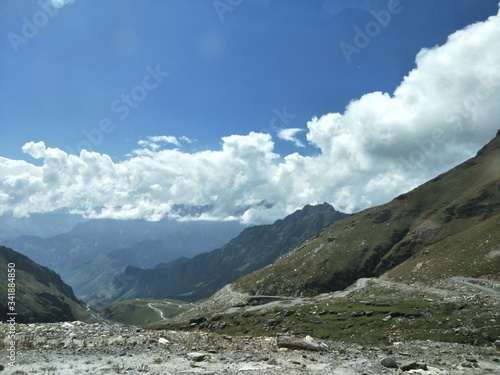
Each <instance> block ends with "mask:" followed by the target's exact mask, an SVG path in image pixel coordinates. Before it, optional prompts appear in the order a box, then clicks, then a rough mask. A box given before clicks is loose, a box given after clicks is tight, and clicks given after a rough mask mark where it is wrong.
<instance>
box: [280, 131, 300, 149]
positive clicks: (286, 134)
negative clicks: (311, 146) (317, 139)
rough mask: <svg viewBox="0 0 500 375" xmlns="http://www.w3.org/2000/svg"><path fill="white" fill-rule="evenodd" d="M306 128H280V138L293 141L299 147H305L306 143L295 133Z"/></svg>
mask: <svg viewBox="0 0 500 375" xmlns="http://www.w3.org/2000/svg"><path fill="white" fill-rule="evenodd" d="M305 130H306V129H300V128H287V129H280V130H278V138H280V139H282V140H284V141H289V142H293V144H294V145H295V146H297V147H305V146H306V145H305V144H304V143H302V141H301V140H300V139H298V138H297V137H296V136H295V135H296V134H297V133H299V132H301V131H305Z"/></svg>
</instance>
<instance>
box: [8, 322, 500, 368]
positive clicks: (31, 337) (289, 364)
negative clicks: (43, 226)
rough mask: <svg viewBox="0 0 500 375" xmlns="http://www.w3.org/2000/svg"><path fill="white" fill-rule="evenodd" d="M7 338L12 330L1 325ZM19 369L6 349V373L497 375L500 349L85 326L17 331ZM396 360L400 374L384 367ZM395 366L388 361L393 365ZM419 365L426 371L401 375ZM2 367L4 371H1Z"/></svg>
mask: <svg viewBox="0 0 500 375" xmlns="http://www.w3.org/2000/svg"><path fill="white" fill-rule="evenodd" d="M1 326H2V327H1V328H2V330H1V332H2V334H3V335H4V336H3V337H2V341H3V342H4V343H5V344H8V342H7V341H8V339H7V338H6V337H5V332H6V331H7V329H8V327H7V324H5V323H2V324H1ZM16 338H17V342H16V349H17V352H16V358H15V361H16V363H15V365H14V366H10V365H9V359H6V358H7V356H8V353H7V348H8V345H7V346H5V345H4V348H3V350H2V359H1V360H0V361H1V362H0V364H1V365H2V366H4V369H3V370H2V371H0V372H1V373H5V374H17V375H21V374H36V375H45V374H47V375H63V374H68V375H69V374H129V375H131V374H138V375H141V374H152V375H167V374H205V375H207V374H325V375H327V374H344V375H351V374H357V375H361V374H403V373H405V374H410V373H422V374H429V375H431V374H443V375H444V374H500V359H499V358H500V350H499V349H498V348H496V347H494V346H489V347H474V346H467V345H458V344H445V343H435V342H406V343H394V345H392V346H390V347H381V348H374V347H363V346H361V345H346V344H342V343H338V342H320V341H318V340H314V339H313V338H307V339H306V340H304V338H290V339H294V340H295V341H294V342H295V343H299V344H300V343H302V342H305V343H307V344H309V345H308V346H309V347H311V346H312V347H313V349H314V348H315V347H317V348H318V350H317V351H311V350H294V349H287V348H284V347H283V345H281V344H280V341H283V340H282V339H278V338H276V337H229V336H225V335H216V334H209V333H203V332H177V331H150V330H144V329H140V328H136V327H131V326H117V325H104V324H85V323H82V322H72V323H69V322H67V323H53V324H30V325H21V324H20V325H17V326H16ZM383 358H392V359H394V360H395V361H396V363H397V365H398V368H397V369H396V368H388V367H384V366H383V365H382V364H381V360H382V359H383ZM389 362H390V361H389ZM412 362H413V363H414V364H415V366H417V365H416V363H419V365H418V366H424V365H425V367H426V368H427V370H423V369H418V370H410V371H403V370H402V365H405V364H406V365H409V364H410V363H412ZM0 368H1V367H0Z"/></svg>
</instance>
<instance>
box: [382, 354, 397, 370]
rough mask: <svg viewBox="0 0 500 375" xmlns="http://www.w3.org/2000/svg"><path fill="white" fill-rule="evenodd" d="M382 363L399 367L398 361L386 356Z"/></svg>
mask: <svg viewBox="0 0 500 375" xmlns="http://www.w3.org/2000/svg"><path fill="white" fill-rule="evenodd" d="M380 364H381V365H382V366H384V367H387V368H398V363H397V362H396V360H395V359H394V358H391V357H384V358H382V359H381V360H380Z"/></svg>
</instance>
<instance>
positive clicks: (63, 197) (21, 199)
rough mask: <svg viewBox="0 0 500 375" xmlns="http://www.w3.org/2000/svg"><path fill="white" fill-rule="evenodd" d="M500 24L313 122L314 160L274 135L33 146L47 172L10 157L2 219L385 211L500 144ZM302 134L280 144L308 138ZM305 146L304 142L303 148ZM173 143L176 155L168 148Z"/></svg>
mask: <svg viewBox="0 0 500 375" xmlns="http://www.w3.org/2000/svg"><path fill="white" fill-rule="evenodd" d="M498 40H500V18H499V16H494V17H491V18H490V19H488V20H487V21H485V22H482V23H477V24H474V25H471V26H469V27H467V28H466V29H464V30H462V31H459V32H457V33H455V34H453V35H451V36H450V37H449V39H448V41H447V42H446V44H444V45H443V46H441V47H436V48H432V49H428V50H423V51H421V52H420V53H419V54H418V56H417V58H416V68H415V69H414V70H413V71H411V72H409V74H408V75H407V76H406V77H405V78H404V80H403V82H401V84H400V85H399V87H398V88H397V89H396V90H395V92H394V93H392V94H390V93H381V92H373V93H368V94H366V95H364V96H363V97H361V98H359V99H358V100H354V101H352V102H351V103H350V104H349V105H348V106H347V108H346V109H345V111H344V113H329V114H325V115H324V116H321V117H319V118H313V119H311V120H310V121H309V122H308V123H307V133H306V139H307V141H308V142H309V143H310V144H311V145H312V146H314V147H316V148H317V149H318V152H317V154H316V155H315V156H304V155H301V154H300V153H293V154H290V155H285V156H280V155H277V154H276V153H275V152H274V143H273V141H272V138H271V136H270V135H269V134H260V133H250V134H248V135H231V136H228V137H224V138H222V143H221V148H220V149H218V150H206V151H199V152H195V153H189V152H185V151H183V150H182V147H181V146H182V144H183V143H190V142H191V140H189V139H187V138H185V137H180V138H176V137H172V136H154V137H148V138H147V139H145V140H143V141H141V142H139V146H141V147H142V149H141V150H135V151H134V152H133V153H132V154H131V155H129V157H128V159H126V160H125V161H122V162H114V161H113V160H111V158H110V157H109V156H107V155H101V154H98V153H94V152H87V151H82V152H81V153H80V155H79V156H75V155H68V154H67V153H65V152H64V151H62V150H59V149H55V148H50V147H47V146H46V145H45V144H44V143H43V142H38V143H34V142H29V143H27V144H26V145H25V146H24V147H23V151H24V152H26V153H27V154H29V155H31V156H32V157H33V158H36V159H40V160H42V161H43V165H41V166H38V165H34V164H30V163H27V162H24V161H18V160H9V159H6V158H1V157H0V214H2V213H6V212H13V213H14V214H15V215H16V216H22V215H27V214H29V213H30V212H49V211H53V210H56V209H61V208H66V209H67V210H69V211H72V212H78V213H81V214H83V215H85V216H87V217H111V218H122V219H127V218H146V219H151V220H157V219H160V218H162V217H164V216H170V217H178V216H179V215H180V212H181V210H180V209H179V207H197V208H204V213H203V214H202V216H201V217H203V218H212V219H227V218H228V217H233V218H239V219H240V220H242V221H246V222H252V223H253V222H270V221H273V220H275V219H277V218H279V217H283V216H285V215H286V214H288V213H291V212H292V211H293V210H295V209H297V208H300V207H302V206H303V205H305V204H308V203H310V204H314V203H322V202H324V201H326V202H329V203H331V204H332V205H334V206H335V207H336V208H337V209H340V210H344V211H347V212H351V211H354V210H359V209H363V208H366V207H369V206H372V205H375V204H379V203H383V202H385V201H388V200H390V199H392V198H393V197H395V196H396V195H398V194H400V193H402V192H405V191H408V190H409V189H411V188H413V187H415V186H417V185H419V184H421V183H423V182H425V181H426V180H428V179H430V178H432V177H434V176H436V175H437V174H439V173H441V172H444V171H446V170H447V169H449V168H451V167H453V166H454V165H456V164H458V163H460V162H461V161H463V160H465V159H467V158H469V157H471V156H472V155H473V154H474V153H475V152H476V151H477V150H478V149H479V148H480V147H481V146H482V145H483V144H485V143H486V142H487V141H488V140H490V139H491V138H493V136H494V135H495V133H496V131H497V130H498V127H499V125H498V118H500V106H498V103H500V49H499V48H497V46H498ZM299 130H300V129H283V130H282V131H281V132H280V134H278V137H279V138H281V139H285V140H288V141H292V142H297V141H299V140H298V139H297V138H296V134H297V133H298V131H299ZM299 142H300V141H299ZM166 145H170V146H174V148H171V147H170V148H169V147H165V146H166Z"/></svg>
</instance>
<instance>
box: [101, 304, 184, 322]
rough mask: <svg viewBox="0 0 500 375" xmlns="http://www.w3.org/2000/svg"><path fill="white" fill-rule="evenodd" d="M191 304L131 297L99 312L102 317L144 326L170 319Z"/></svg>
mask: <svg viewBox="0 0 500 375" xmlns="http://www.w3.org/2000/svg"><path fill="white" fill-rule="evenodd" d="M191 307H192V304H190V303H186V302H182V301H175V300H167V299H165V300H156V299H150V298H148V299H133V300H127V301H119V302H115V303H112V304H111V305H109V306H108V307H107V308H105V309H104V310H103V311H102V312H101V314H102V316H103V317H104V318H106V319H109V320H113V321H116V322H120V323H124V324H131V325H135V326H146V325H149V324H151V323H155V322H159V321H162V317H161V315H160V311H161V313H163V317H164V318H165V319H170V318H173V317H175V316H177V315H178V314H180V313H182V312H184V311H186V310H188V309H190V308H191Z"/></svg>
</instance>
